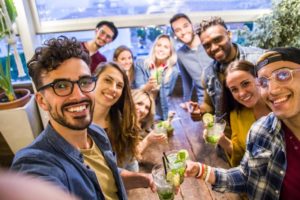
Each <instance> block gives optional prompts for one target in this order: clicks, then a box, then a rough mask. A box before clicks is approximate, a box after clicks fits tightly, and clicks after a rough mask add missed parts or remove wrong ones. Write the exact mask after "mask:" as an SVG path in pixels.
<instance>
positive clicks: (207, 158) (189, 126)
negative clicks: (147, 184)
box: [128, 97, 240, 200]
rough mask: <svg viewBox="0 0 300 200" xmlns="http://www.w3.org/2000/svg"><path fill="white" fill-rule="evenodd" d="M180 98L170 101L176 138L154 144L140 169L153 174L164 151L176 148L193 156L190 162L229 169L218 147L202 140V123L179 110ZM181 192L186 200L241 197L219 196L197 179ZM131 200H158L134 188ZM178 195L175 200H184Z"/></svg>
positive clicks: (188, 180)
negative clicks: (217, 150) (218, 152)
mask: <svg viewBox="0 0 300 200" xmlns="http://www.w3.org/2000/svg"><path fill="white" fill-rule="evenodd" d="M179 103H181V98H180V97H173V98H172V99H171V102H170V104H171V110H174V111H175V112H176V116H175V120H174V121H173V123H172V125H173V127H174V129H175V130H174V134H173V136H171V137H169V139H168V144H164V145H162V144H153V145H151V146H149V148H148V149H147V150H146V151H145V153H144V154H143V160H142V161H141V163H140V164H141V165H140V169H141V171H142V172H148V173H150V172H151V169H152V167H153V166H154V165H155V164H157V163H161V157H162V155H163V154H162V152H164V151H165V152H167V151H169V150H175V149H178V150H179V149H186V150H188V152H189V154H190V159H191V160H194V161H200V162H203V163H205V164H208V165H211V166H213V167H222V168H228V167H229V165H228V164H227V163H226V162H225V161H224V160H223V159H222V158H220V157H219V156H218V155H217V152H216V149H215V146H212V145H210V144H205V142H204V140H203V138H202V129H203V127H202V123H201V122H193V121H192V120H191V118H190V116H189V114H188V113H187V112H186V111H184V110H183V109H182V108H180V107H179ZM181 190H182V193H183V195H184V199H185V200H196V199H197V200H204V199H205V200H209V199H217V200H221V199H222V200H238V199H240V197H239V195H236V194H232V193H218V192H215V191H213V190H212V189H211V185H210V184H208V183H205V182H204V181H202V180H197V179H195V178H185V180H184V182H183V184H182V185H181ZM128 197H129V200H142V199H145V200H158V199H159V198H158V196H157V194H154V193H152V192H151V191H150V190H149V189H134V190H131V191H129V192H128ZM181 199H182V197H181V196H180V195H179V194H178V195H176V197H175V200H181Z"/></svg>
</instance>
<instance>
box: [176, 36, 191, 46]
mask: <svg viewBox="0 0 300 200" xmlns="http://www.w3.org/2000/svg"><path fill="white" fill-rule="evenodd" d="M194 38H195V34H194V33H192V38H191V40H190V41H189V42H184V41H182V40H181V39H179V38H178V39H179V41H180V42H182V43H183V44H185V45H187V46H191V44H192V43H193V41H194Z"/></svg>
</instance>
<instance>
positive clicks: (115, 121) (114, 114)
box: [93, 62, 139, 171]
mask: <svg viewBox="0 0 300 200" xmlns="http://www.w3.org/2000/svg"><path fill="white" fill-rule="evenodd" d="M96 76H97V78H98V80H97V84H96V88H95V109H94V114H93V122H94V123H95V124H97V125H99V126H101V127H102V128H104V129H105V130H106V132H107V135H108V137H109V140H110V142H111V144H112V148H113V150H114V151H115V152H116V154H117V161H118V166H119V167H122V168H125V169H128V170H130V171H138V163H137V161H136V156H137V145H138V142H139V127H138V124H137V117H136V114H135V112H132V110H134V109H135V107H134V103H133V100H132V97H131V93H130V87H129V83H128V78H127V75H126V74H125V71H124V70H123V69H121V67H120V66H119V65H118V64H117V63H113V62H108V63H104V64H101V66H100V67H98V68H97V71H96Z"/></svg>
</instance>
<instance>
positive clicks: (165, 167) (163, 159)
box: [162, 157, 167, 175]
mask: <svg viewBox="0 0 300 200" xmlns="http://www.w3.org/2000/svg"><path fill="white" fill-rule="evenodd" d="M162 161H163V164H164V171H165V175H167V166H166V161H165V158H164V157H162Z"/></svg>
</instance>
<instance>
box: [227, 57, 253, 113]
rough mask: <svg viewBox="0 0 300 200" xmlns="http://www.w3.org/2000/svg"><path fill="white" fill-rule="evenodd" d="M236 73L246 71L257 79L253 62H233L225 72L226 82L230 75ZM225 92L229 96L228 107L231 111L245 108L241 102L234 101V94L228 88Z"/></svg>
mask: <svg viewBox="0 0 300 200" xmlns="http://www.w3.org/2000/svg"><path fill="white" fill-rule="evenodd" d="M234 71H244V72H247V73H249V74H251V75H252V76H253V77H255V66H254V64H252V63H251V62H249V61H247V60H237V61H234V62H231V63H230V64H229V65H228V67H227V68H226V70H225V72H224V76H225V81H226V78H227V76H228V74H229V73H231V72H234ZM225 92H226V95H227V99H228V107H229V110H230V111H232V110H234V109H236V110H241V108H243V107H244V106H243V105H242V104H240V103H239V102H237V101H236V100H235V99H234V97H233V95H232V93H231V92H230V91H229V89H228V88H227V87H226V89H225Z"/></svg>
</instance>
